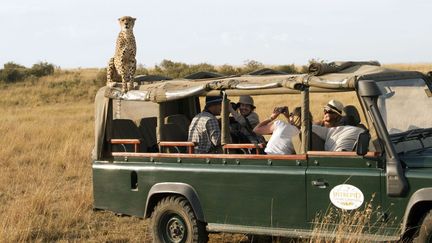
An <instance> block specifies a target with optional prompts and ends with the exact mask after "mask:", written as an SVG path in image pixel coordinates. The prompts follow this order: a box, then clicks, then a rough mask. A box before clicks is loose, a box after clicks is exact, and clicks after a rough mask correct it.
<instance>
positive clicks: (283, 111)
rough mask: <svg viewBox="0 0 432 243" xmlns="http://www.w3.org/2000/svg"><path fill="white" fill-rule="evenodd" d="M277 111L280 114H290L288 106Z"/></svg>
mask: <svg viewBox="0 0 432 243" xmlns="http://www.w3.org/2000/svg"><path fill="white" fill-rule="evenodd" d="M276 111H277V112H279V113H288V106H283V107H278V108H277V109H276Z"/></svg>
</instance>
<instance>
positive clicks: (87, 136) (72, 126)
mask: <svg viewBox="0 0 432 243" xmlns="http://www.w3.org/2000/svg"><path fill="white" fill-rule="evenodd" d="M395 66H397V68H401V69H408V70H419V71H429V70H432V64H421V65H414V64H413V65H404V64H400V65H395ZM97 73H98V70H97V69H84V70H70V71H67V72H65V71H57V72H56V73H55V74H54V75H52V76H49V77H44V78H41V79H38V80H27V81H25V82H21V83H16V84H8V85H5V84H0V112H1V114H2V115H1V116H0V134H1V138H2V146H1V147H0V158H1V159H0V167H1V170H0V171H1V172H0V175H1V176H0V215H1V221H0V241H2V242H24V241H25V242H28V241H31V242H51V241H60V242H70V241H72V242H73V241H85V242H148V241H150V239H151V238H150V234H149V229H148V228H147V224H148V222H147V221H145V220H141V219H138V218H134V217H119V216H116V215H114V214H112V213H109V212H93V210H92V177H91V160H90V153H91V150H92V147H93V97H94V94H95V92H96V90H97V89H98V84H97V81H96V75H97ZM282 98H283V97H277V98H274V99H272V100H268V99H264V98H259V97H258V98H256V102H257V103H258V104H260V105H258V108H257V112H258V113H259V115H260V116H261V117H266V116H268V115H270V111H271V109H272V107H273V106H275V105H281V103H282V104H288V105H290V106H295V105H298V104H299V100H298V99H297V100H295V99H294V100H286V101H285V100H282ZM330 98H331V95H324V96H321V97H313V99H314V100H315V101H314V107H317V108H314V110H313V112H314V114H315V116H316V117H318V116H319V114H320V111H321V109H322V106H323V105H324V104H325V102H326V101H327V100H328V99H330ZM338 98H340V99H342V100H343V102H345V103H346V104H348V103H352V102H354V100H353V99H352V98H350V97H349V96H346V97H343V96H339V97H338ZM318 118H319V117H318ZM242 238H243V237H242V236H234V237H233V236H231V235H216V236H212V237H211V241H212V242H220V241H223V242H232V241H240V240H241V239H242Z"/></svg>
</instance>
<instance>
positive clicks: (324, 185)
mask: <svg viewBox="0 0 432 243" xmlns="http://www.w3.org/2000/svg"><path fill="white" fill-rule="evenodd" d="M312 186H316V187H318V188H327V187H328V183H327V182H325V181H321V180H317V181H312Z"/></svg>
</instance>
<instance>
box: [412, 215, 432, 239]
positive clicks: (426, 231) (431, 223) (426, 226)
mask: <svg viewBox="0 0 432 243" xmlns="http://www.w3.org/2000/svg"><path fill="white" fill-rule="evenodd" d="M414 242H415V243H432V210H430V211H429V212H428V213H427V214H426V215H425V217H424V218H423V221H422V224H421V225H420V228H419V229H418V231H417V234H416V237H415V238H414Z"/></svg>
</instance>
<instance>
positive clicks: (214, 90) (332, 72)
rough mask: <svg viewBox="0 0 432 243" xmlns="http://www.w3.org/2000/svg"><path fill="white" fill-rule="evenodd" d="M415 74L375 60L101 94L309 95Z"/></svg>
mask: <svg viewBox="0 0 432 243" xmlns="http://www.w3.org/2000/svg"><path fill="white" fill-rule="evenodd" d="M421 77H423V74H422V73H420V72H416V71H401V70H396V69H390V68H385V67H382V66H381V65H380V64H379V63H378V62H376V61H369V62H331V63H313V64H311V65H310V66H309V72H308V73H306V74H275V75H264V76H263V75H250V74H249V75H242V76H229V77H215V78H208V79H196V80H188V79H174V80H163V81H159V82H154V83H144V84H141V85H139V86H138V87H137V89H136V90H131V91H129V92H127V93H125V94H122V93H121V92H120V88H119V87H120V86H115V87H112V88H109V89H108V91H105V94H106V96H107V97H109V98H112V99H124V100H142V101H152V102H157V103H160V102H166V101H171V100H176V99H181V98H185V97H190V96H206V95H218V94H219V93H220V91H221V90H224V91H225V92H226V93H227V95H243V94H247V95H263V94H295V93H300V91H301V89H302V88H303V87H305V86H309V88H310V89H309V90H310V92H343V91H353V90H355V88H356V85H357V82H358V81H359V80H367V79H373V80H375V81H380V80H392V79H408V78H421Z"/></svg>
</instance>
